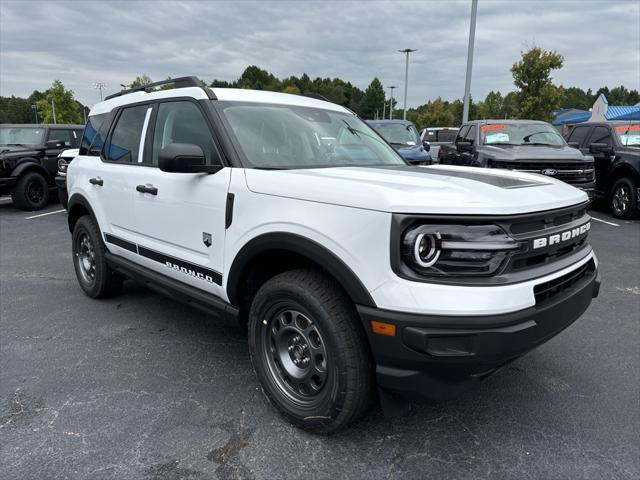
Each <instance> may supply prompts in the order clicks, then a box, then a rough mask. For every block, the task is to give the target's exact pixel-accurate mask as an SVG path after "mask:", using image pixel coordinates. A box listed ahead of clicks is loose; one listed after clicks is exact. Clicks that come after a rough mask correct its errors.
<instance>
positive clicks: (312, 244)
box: [226, 232, 376, 307]
mask: <svg viewBox="0 0 640 480" xmlns="http://www.w3.org/2000/svg"><path fill="white" fill-rule="evenodd" d="M269 250H280V251H282V250H284V251H290V252H292V253H295V254H298V255H302V256H304V257H306V258H308V259H309V260H312V261H313V262H315V263H317V264H318V265H321V266H322V268H324V269H325V270H326V271H327V272H328V273H329V274H331V275H332V276H333V277H334V278H335V279H336V280H337V281H338V283H339V284H340V285H341V286H342V288H343V289H344V290H345V291H346V292H347V294H348V295H349V296H350V297H351V299H352V300H353V301H354V302H355V303H356V304H359V305H365V306H369V307H375V306H376V304H375V302H374V300H373V298H372V297H371V294H370V293H369V291H368V290H367V289H366V288H365V286H364V285H363V284H362V282H361V281H360V279H359V278H358V277H357V275H356V274H355V273H354V272H353V270H351V268H349V266H348V265H347V264H345V263H344V262H343V261H342V260H341V259H340V258H338V257H337V256H336V255H335V254H334V253H332V252H331V251H330V250H328V249H327V248H326V247H324V246H322V245H321V244H319V243H318V242H316V241H314V240H311V239H309V238H307V237H304V236H302V235H297V234H295V233H287V232H272V233H266V234H263V235H260V236H258V237H255V238H253V239H252V240H250V241H249V242H248V243H247V244H246V245H244V246H243V247H242V248H241V249H240V251H239V252H238V254H237V255H236V256H235V258H234V260H233V263H232V265H231V268H230V269H229V275H228V277H227V286H226V289H227V296H228V297H229V300H230V302H231V304H232V305H239V302H240V298H239V297H240V289H241V279H242V277H243V275H244V273H245V270H246V268H247V266H248V265H249V263H250V262H251V261H252V260H253V259H254V258H255V257H256V256H257V255H259V254H261V253H264V252H267V251H269Z"/></svg>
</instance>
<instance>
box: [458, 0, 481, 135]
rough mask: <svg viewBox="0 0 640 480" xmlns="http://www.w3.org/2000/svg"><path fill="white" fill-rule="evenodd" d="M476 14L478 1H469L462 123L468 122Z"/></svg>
mask: <svg viewBox="0 0 640 480" xmlns="http://www.w3.org/2000/svg"><path fill="white" fill-rule="evenodd" d="M477 14H478V0H471V25H470V26H469V48H468V49H467V76H466V78H465V80H464V107H463V109H462V123H464V122H466V121H467V120H469V95H470V93H469V91H470V90H471V69H472V68H473V43H474V41H475V38H476V15H477Z"/></svg>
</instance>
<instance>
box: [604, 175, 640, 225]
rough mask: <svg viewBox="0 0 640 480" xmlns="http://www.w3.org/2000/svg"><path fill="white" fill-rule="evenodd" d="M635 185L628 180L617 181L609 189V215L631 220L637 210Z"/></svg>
mask: <svg viewBox="0 0 640 480" xmlns="http://www.w3.org/2000/svg"><path fill="white" fill-rule="evenodd" d="M637 201H638V198H637V191H636V185H635V183H634V182H633V180H631V179H630V178H621V179H619V180H618V181H617V182H616V183H615V184H614V185H613V188H612V189H611V199H610V205H611V213H613V216H614V217H616V218H631V217H633V215H634V214H635V213H636V209H637Z"/></svg>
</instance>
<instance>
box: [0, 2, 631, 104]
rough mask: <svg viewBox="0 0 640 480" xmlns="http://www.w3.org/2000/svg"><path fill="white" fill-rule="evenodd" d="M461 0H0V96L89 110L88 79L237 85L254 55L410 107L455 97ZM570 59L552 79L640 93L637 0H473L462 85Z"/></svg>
mask: <svg viewBox="0 0 640 480" xmlns="http://www.w3.org/2000/svg"><path fill="white" fill-rule="evenodd" d="M469 13H470V2H469V1H447V2H445V1H404V2H390V1H385V2H381V1H353V2H346V1H322V2H320V1H302V0H298V1H295V0H292V1H261V2H254V1H234V2H226V1H211V2H206V1H188V2H181V3H176V2H166V1H154V2H147V1H128V2H121V1H102V2H96V1H90V0H86V1H47V2H39V1H28V2H27V1H20V2H14V1H8V0H3V1H2V3H1V4H0V56H1V60H0V93H1V94H2V95H11V94H14V95H19V96H26V95H29V94H30V93H31V91H33V90H35V89H38V90H44V89H46V88H47V87H48V86H49V85H50V84H51V82H52V81H53V80H54V79H60V80H62V82H63V83H64V84H65V85H66V86H67V87H69V88H71V89H73V90H74V92H75V94H76V97H77V98H78V99H79V100H80V101H82V102H83V103H86V104H88V105H92V104H94V103H95V102H96V101H98V100H99V93H98V92H97V91H96V90H94V89H93V87H92V85H93V83H94V82H97V81H101V82H106V83H107V84H108V87H107V91H108V92H113V91H117V90H119V89H120V84H121V83H129V82H130V81H131V80H133V79H134V78H135V77H136V76H137V75H140V74H143V73H145V74H147V75H149V76H150V77H152V78H154V79H162V78H165V77H167V76H169V75H170V76H173V77H176V76H183V75H197V76H199V77H200V78H201V79H203V80H205V81H207V82H210V81H211V80H212V79H213V78H218V79H223V80H233V79H235V78H237V77H238V76H239V75H240V74H241V73H242V71H243V70H244V68H245V67H246V66H248V65H251V64H255V65H258V66H260V67H261V68H264V69H266V70H268V71H270V72H272V73H274V74H275V75H276V76H278V77H280V78H284V77H287V76H290V75H301V74H302V73H304V72H306V73H307V74H308V75H309V76H311V77H312V78H314V77H317V76H320V77H340V78H342V79H344V80H346V81H350V82H352V83H353V84H355V85H357V86H359V87H360V88H365V87H366V86H367V85H368V84H369V82H370V81H371V79H372V78H373V77H374V76H377V77H378V78H380V80H381V81H382V82H383V84H384V85H386V86H388V85H397V86H398V87H400V88H398V89H397V90H396V95H398V96H400V97H401V96H402V95H403V85H404V83H403V82H404V58H403V56H402V54H400V53H398V52H397V50H398V49H402V48H407V47H410V48H417V49H418V51H417V52H415V53H414V54H412V56H411V63H410V70H409V94H408V102H409V104H410V105H418V104H421V103H424V102H425V101H426V100H427V99H433V98H435V97H438V96H441V97H443V98H447V99H454V98H460V97H462V95H463V89H464V76H465V68H466V54H467V42H468V34H469ZM534 44H535V45H539V46H541V47H543V48H546V49H550V50H557V51H559V52H560V53H562V54H563V55H564V57H565V66H564V68H563V69H562V70H561V71H559V72H556V74H555V80H556V82H558V83H563V84H564V85H566V86H578V87H581V88H585V89H586V88H592V89H597V88H598V87H600V86H604V85H608V86H609V87H613V86H617V85H620V84H623V85H625V86H626V87H627V88H634V89H638V88H640V49H639V48H638V45H640V4H639V3H638V2H635V1H619V2H614V1H610V2H595V1H588V0H587V1H578V0H574V1H550V0H547V1H540V0H538V1H518V2H515V1H500V0H493V1H488V0H480V1H479V8H478V22H477V30H476V48H475V58H474V63H473V78H472V90H471V93H472V95H473V96H474V98H476V99H479V98H484V96H485V95H486V94H487V93H488V92H489V91H490V90H496V89H499V90H501V91H503V92H505V91H508V90H511V89H512V88H513V84H512V78H511V72H510V68H511V65H512V64H513V63H514V62H515V61H516V60H517V59H518V58H519V56H520V51H522V50H524V49H526V48H527V47H528V46H531V45H534Z"/></svg>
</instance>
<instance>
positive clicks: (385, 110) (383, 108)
mask: <svg viewBox="0 0 640 480" xmlns="http://www.w3.org/2000/svg"><path fill="white" fill-rule="evenodd" d="M386 116H387V101H386V100H383V101H382V119H383V120H384V117H386Z"/></svg>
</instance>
